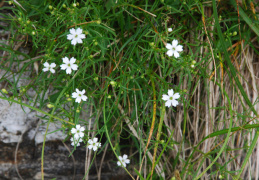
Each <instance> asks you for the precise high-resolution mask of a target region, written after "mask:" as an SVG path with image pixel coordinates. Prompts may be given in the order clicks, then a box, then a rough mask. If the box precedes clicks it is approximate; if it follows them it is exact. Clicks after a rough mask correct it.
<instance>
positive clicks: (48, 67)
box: [42, 62, 56, 73]
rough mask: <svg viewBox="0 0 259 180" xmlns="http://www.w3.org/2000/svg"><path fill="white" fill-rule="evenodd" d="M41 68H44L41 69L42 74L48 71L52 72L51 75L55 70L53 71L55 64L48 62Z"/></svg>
mask: <svg viewBox="0 0 259 180" xmlns="http://www.w3.org/2000/svg"><path fill="white" fill-rule="evenodd" d="M43 66H44V68H43V69H42V70H43V71H44V72H46V71H50V72H52V73H55V69H54V67H56V64H55V63H51V64H49V63H48V62H45V63H44V64H43Z"/></svg>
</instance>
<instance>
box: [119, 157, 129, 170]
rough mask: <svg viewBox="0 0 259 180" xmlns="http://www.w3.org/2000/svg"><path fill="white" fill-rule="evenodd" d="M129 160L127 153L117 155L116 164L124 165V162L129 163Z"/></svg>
mask: <svg viewBox="0 0 259 180" xmlns="http://www.w3.org/2000/svg"><path fill="white" fill-rule="evenodd" d="M129 163H130V160H129V159H128V155H126V154H124V155H123V156H122V157H121V156H119V161H118V162H117V164H118V166H123V167H126V164H129Z"/></svg>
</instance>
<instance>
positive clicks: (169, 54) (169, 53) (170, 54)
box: [166, 49, 174, 57]
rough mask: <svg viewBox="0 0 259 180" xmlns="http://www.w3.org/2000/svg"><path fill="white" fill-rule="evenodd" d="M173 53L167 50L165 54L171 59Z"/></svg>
mask: <svg viewBox="0 0 259 180" xmlns="http://www.w3.org/2000/svg"><path fill="white" fill-rule="evenodd" d="M173 52H174V51H173V50H171V49H170V50H168V51H167V52H166V54H167V55H168V56H169V57H171V56H172V55H173Z"/></svg>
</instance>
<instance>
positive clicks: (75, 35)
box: [67, 28, 85, 46]
mask: <svg viewBox="0 0 259 180" xmlns="http://www.w3.org/2000/svg"><path fill="white" fill-rule="evenodd" d="M69 31H70V34H68V35H67V39H68V40H71V44H72V45H74V46H75V45H76V44H77V43H83V41H82V39H84V38H85V34H83V30H82V29H81V28H77V29H74V28H72V29H70V30H69Z"/></svg>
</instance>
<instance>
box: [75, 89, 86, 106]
mask: <svg viewBox="0 0 259 180" xmlns="http://www.w3.org/2000/svg"><path fill="white" fill-rule="evenodd" d="M84 93H85V90H84V89H83V90H82V91H79V90H78V89H76V92H73V93H72V98H76V102H78V103H80V102H81V100H83V101H86V100H87V97H86V96H85V95H84Z"/></svg>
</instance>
